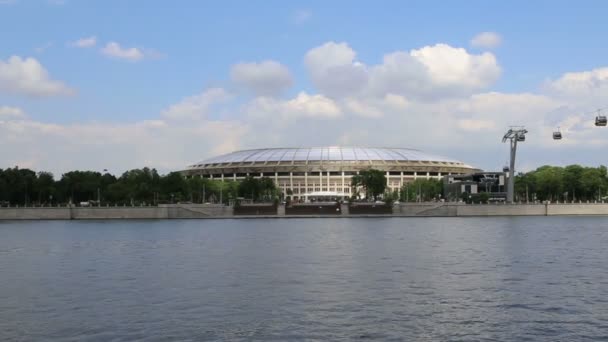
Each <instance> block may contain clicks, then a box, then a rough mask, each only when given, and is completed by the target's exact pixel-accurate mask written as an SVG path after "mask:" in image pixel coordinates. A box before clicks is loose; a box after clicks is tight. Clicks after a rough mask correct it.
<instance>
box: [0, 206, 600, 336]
mask: <svg viewBox="0 0 608 342" xmlns="http://www.w3.org/2000/svg"><path fill="white" fill-rule="evenodd" d="M607 222H608V221H607V220H606V219H605V218H600V217H589V218H574V217H566V218H564V217H561V218H560V217H534V218H466V219H457V218H409V219H407V218H402V219H401V218H390V219H302V220H295V219H271V220H262V219H254V220H198V221H138V222H130V221H111V222H19V223H0V340H3V341H11V340H24V341H30V340H45V341H49V340H61V341H63V340H74V341H80V340H99V341H106V340H118V341H123V340H125V341H126V340H137V339H142V340H143V339H145V340H153V341H154V340H159V341H160V340H193V341H198V340H218V341H219V340H243V341H245V340H260V341H267V340H340V339H347V340H350V339H378V340H500V341H523V340H535V341H537V340H542V341H557V340H563V341H567V340H572V341H574V340H576V341H583V340H595V341H600V340H606V339H608V276H607V274H608V258H607V256H608V255H607V253H606V252H605V246H608V225H607V224H606V223H607Z"/></svg>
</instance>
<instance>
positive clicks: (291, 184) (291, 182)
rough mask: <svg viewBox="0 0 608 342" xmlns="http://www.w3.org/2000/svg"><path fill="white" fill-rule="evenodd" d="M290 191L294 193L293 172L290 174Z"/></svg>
mask: <svg viewBox="0 0 608 342" xmlns="http://www.w3.org/2000/svg"><path fill="white" fill-rule="evenodd" d="M289 189H291V191H292V192H293V172H290V173H289ZM285 193H286V194H287V190H285Z"/></svg>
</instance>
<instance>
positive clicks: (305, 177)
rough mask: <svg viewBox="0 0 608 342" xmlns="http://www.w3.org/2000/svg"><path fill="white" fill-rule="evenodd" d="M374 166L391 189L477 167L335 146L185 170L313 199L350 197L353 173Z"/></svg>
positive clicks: (220, 160)
mask: <svg viewBox="0 0 608 342" xmlns="http://www.w3.org/2000/svg"><path fill="white" fill-rule="evenodd" d="M370 168H372V169H377V170H381V171H384V172H386V178H387V189H389V190H391V191H394V190H399V189H400V188H401V186H402V185H404V184H406V183H408V182H412V181H414V180H416V179H418V178H425V179H441V178H442V177H443V176H444V175H460V174H467V173H471V172H477V171H479V170H478V169H477V168H475V167H472V166H470V165H467V164H465V163H463V162H460V161H457V160H453V159H449V158H444V157H441V156H436V155H432V154H428V153H424V152H422V151H419V150H415V149H408V148H367V147H339V146H331V147H309V148H264V149H253V150H243V151H235V152H231V153H228V154H224V155H220V156H217V157H213V158H210V159H207V160H204V161H201V162H199V163H196V164H194V165H190V166H189V167H188V168H187V169H186V170H184V171H182V174H183V175H184V176H185V177H203V178H210V179H216V180H218V179H219V180H223V181H227V180H233V181H238V180H241V179H244V178H245V177H247V176H253V177H268V178H271V179H273V180H274V182H275V184H276V185H277V187H278V188H279V189H280V190H281V192H282V193H283V194H285V195H286V196H291V197H292V199H294V200H298V199H304V200H309V199H325V198H346V197H350V196H351V186H350V180H351V177H352V176H353V175H355V174H357V173H358V172H359V171H361V170H366V169H370Z"/></svg>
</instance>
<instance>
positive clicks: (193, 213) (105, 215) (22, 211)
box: [0, 203, 608, 220]
mask: <svg viewBox="0 0 608 342" xmlns="http://www.w3.org/2000/svg"><path fill="white" fill-rule="evenodd" d="M341 208H342V210H341V211H340V213H339V214H336V213H333V214H332V215H331V217H474V216H559V215H605V216H608V204H606V203H585V204H583V203H577V204H483V205H479V204H477V205H466V204H461V203H408V204H400V205H396V206H393V207H392V213H388V214H387V213H381V212H379V213H378V214H373V213H365V214H354V213H349V211H348V206H347V205H342V206H341ZM329 216H330V215H323V214H310V215H290V214H286V211H285V207H283V206H279V207H278V208H277V213H276V214H272V215H268V214H267V213H261V214H260V215H235V213H234V209H233V208H232V207H228V206H222V205H202V204H167V205H159V206H154V207H153V206H150V207H37V208H24V207H21V208H0V220H113V219H125V220H129V219H206V218H262V217H263V218H306V217H329Z"/></svg>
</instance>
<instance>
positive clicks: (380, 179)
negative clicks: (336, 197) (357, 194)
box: [351, 169, 386, 201]
mask: <svg viewBox="0 0 608 342" xmlns="http://www.w3.org/2000/svg"><path fill="white" fill-rule="evenodd" d="M351 186H352V187H353V188H355V189H356V188H357V187H362V188H363V189H364V190H365V197H366V198H369V197H370V196H371V197H373V199H374V201H375V200H377V199H378V196H379V195H381V194H383V193H384V190H385V189H386V175H385V173H384V172H383V171H380V170H376V169H369V170H363V171H360V172H359V174H358V175H354V176H353V177H352V179H351ZM353 192H354V191H353Z"/></svg>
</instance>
